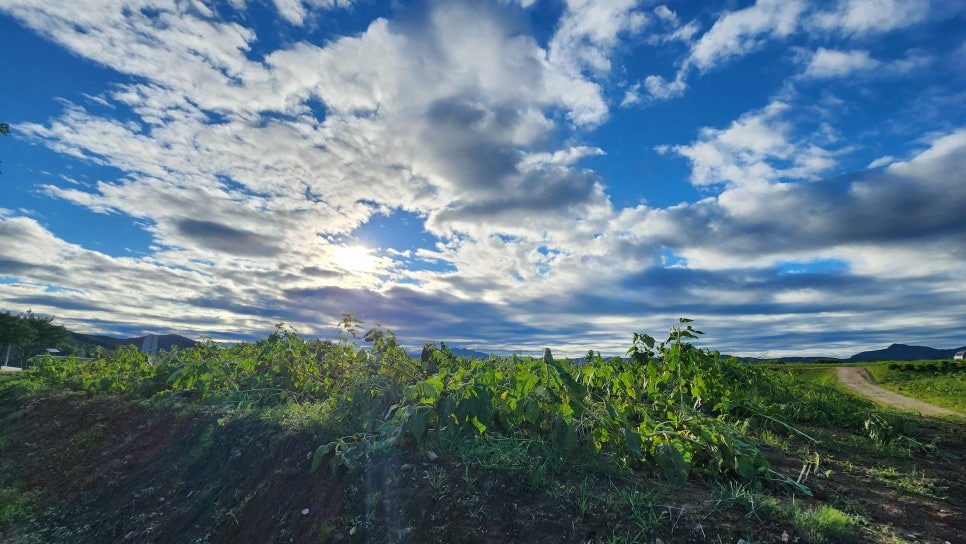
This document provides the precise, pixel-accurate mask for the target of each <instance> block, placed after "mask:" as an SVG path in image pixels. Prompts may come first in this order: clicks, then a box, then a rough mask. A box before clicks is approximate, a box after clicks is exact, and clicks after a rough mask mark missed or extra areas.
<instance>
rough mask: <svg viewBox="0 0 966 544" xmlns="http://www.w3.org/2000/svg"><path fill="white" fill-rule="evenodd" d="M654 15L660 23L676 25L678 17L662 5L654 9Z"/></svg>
mask: <svg viewBox="0 0 966 544" xmlns="http://www.w3.org/2000/svg"><path fill="white" fill-rule="evenodd" d="M654 14H655V15H657V16H658V18H660V19H661V20H662V21H664V22H666V23H670V24H672V25H674V26H677V25H678V15H677V13H674V11H673V10H672V9H671V8H669V7H667V6H666V5H664V4H661V5H660V6H658V7H656V8H654Z"/></svg>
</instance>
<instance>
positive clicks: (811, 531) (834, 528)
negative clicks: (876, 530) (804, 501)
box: [792, 505, 862, 544]
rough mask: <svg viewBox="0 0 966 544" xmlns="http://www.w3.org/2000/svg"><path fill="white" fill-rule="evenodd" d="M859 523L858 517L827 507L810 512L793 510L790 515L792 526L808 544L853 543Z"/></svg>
mask: <svg viewBox="0 0 966 544" xmlns="http://www.w3.org/2000/svg"><path fill="white" fill-rule="evenodd" d="M861 521H862V520H861V519H860V518H859V517H858V516H854V515H851V514H846V513H845V512H843V511H841V510H839V509H838V508H835V507H833V506H828V505H824V506H820V507H818V508H815V509H811V510H795V512H794V514H793V515H792V525H794V527H795V530H796V531H797V532H798V535H799V537H800V538H801V539H802V540H803V541H804V542H808V543H810V544H821V543H824V542H842V541H854V540H853V539H854V537H855V530H856V529H857V528H858V527H859V525H860V524H861Z"/></svg>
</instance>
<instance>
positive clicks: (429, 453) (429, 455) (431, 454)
mask: <svg viewBox="0 0 966 544" xmlns="http://www.w3.org/2000/svg"><path fill="white" fill-rule="evenodd" d="M426 459H429V460H430V461H433V462H435V461H436V460H437V459H439V456H438V455H436V452H435V451H433V450H429V451H427V452H426Z"/></svg>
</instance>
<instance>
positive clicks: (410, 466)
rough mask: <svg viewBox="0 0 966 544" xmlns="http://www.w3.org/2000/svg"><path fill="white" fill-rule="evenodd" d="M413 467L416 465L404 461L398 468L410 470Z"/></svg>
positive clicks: (405, 470)
mask: <svg viewBox="0 0 966 544" xmlns="http://www.w3.org/2000/svg"><path fill="white" fill-rule="evenodd" d="M414 468H416V465H413V464H411V463H406V464H405V465H403V466H401V467H399V470H401V471H403V472H409V471H410V470H412V469H414Z"/></svg>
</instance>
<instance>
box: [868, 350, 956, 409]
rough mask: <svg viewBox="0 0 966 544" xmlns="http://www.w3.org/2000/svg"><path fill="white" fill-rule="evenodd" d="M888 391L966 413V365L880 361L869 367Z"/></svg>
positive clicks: (943, 362) (936, 362)
mask: <svg viewBox="0 0 966 544" xmlns="http://www.w3.org/2000/svg"><path fill="white" fill-rule="evenodd" d="M869 371H870V372H871V373H872V375H873V376H874V377H875V379H876V381H877V382H879V385H880V386H882V387H884V388H885V389H889V390H890V391H895V392H896V393H900V394H902V395H906V396H909V397H913V398H917V399H919V400H922V401H925V402H928V403H930V404H935V405H936V406H942V407H943V408H949V409H951V410H957V411H959V412H961V413H963V414H966V366H964V365H960V364H953V363H951V362H950V361H928V362H923V361H917V362H883V363H877V364H873V365H870V366H869Z"/></svg>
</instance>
